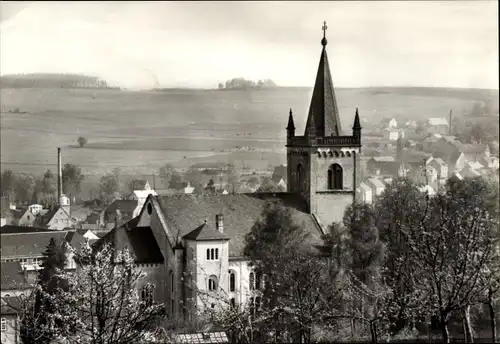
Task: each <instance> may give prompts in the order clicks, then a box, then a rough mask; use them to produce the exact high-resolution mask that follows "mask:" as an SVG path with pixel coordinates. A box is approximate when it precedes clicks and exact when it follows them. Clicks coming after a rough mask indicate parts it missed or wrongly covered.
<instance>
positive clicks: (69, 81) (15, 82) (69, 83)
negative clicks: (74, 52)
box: [0, 73, 109, 88]
mask: <svg viewBox="0 0 500 344" xmlns="http://www.w3.org/2000/svg"><path fill="white" fill-rule="evenodd" d="M0 86H1V87H3V88H109V87H108V85H107V83H106V81H104V80H101V79H99V78H97V77H93V76H86V75H78V74H42V73H40V74H39V73H35V74H15V75H4V76H2V77H0Z"/></svg>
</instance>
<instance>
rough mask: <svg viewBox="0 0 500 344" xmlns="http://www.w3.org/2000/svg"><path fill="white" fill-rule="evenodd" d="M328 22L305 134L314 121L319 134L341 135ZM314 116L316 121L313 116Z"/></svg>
mask: <svg viewBox="0 0 500 344" xmlns="http://www.w3.org/2000/svg"><path fill="white" fill-rule="evenodd" d="M327 28H328V27H327V26H326V22H324V23H323V27H322V29H323V39H322V40H321V45H322V46H323V50H322V51H321V57H320V60H319V66H318V73H317V75H316V82H315V84H314V90H313V94H312V99H311V105H310V107H309V116H308V118H307V123H306V129H305V134H304V135H307V132H308V131H309V127H310V126H311V125H312V123H314V125H315V129H316V135H317V136H340V135H341V131H342V130H341V127H340V118H339V110H338V108H337V99H336V97H335V91H334V88H333V82H332V76H331V74H330V65H329V64H328V56H327V54H326V45H327V43H328V42H327V39H326V29H327ZM313 116H314V121H313V120H312V117H313Z"/></svg>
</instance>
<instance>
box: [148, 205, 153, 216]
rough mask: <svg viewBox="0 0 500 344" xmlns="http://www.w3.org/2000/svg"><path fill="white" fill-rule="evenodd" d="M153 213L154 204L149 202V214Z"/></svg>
mask: <svg viewBox="0 0 500 344" xmlns="http://www.w3.org/2000/svg"><path fill="white" fill-rule="evenodd" d="M151 213H153V206H152V205H151V203H148V214H149V215H151Z"/></svg>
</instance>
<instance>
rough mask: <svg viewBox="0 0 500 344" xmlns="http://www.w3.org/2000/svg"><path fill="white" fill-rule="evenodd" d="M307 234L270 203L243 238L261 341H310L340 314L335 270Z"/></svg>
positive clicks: (286, 211)
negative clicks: (258, 300) (259, 314)
mask: <svg viewBox="0 0 500 344" xmlns="http://www.w3.org/2000/svg"><path fill="white" fill-rule="evenodd" d="M309 235H310V234H309V232H307V231H306V230H305V229H304V228H303V227H302V226H300V225H298V224H297V223H295V221H294V220H293V217H292V213H291V210H290V209H289V208H287V207H285V206H284V205H283V204H282V203H280V202H269V203H268V204H266V206H265V208H264V210H263V213H262V216H261V218H260V219H259V220H257V221H256V223H255V225H254V226H253V227H252V230H251V232H250V233H248V234H247V235H246V237H245V242H246V245H245V249H244V254H245V256H247V257H249V259H250V261H251V264H252V265H253V270H254V271H255V284H256V285H255V288H256V290H259V289H260V292H261V294H259V295H262V301H261V303H260V307H259V309H260V312H262V314H264V315H265V318H266V319H265V321H264V322H263V323H261V324H260V325H259V326H260V328H259V331H260V334H261V335H263V336H264V337H262V338H260V339H261V340H263V341H266V342H268V341H271V340H273V341H274V340H287V341H300V342H306V343H309V342H311V341H312V337H313V335H314V333H313V331H314V329H315V327H316V326H318V325H320V326H321V325H323V326H325V325H326V323H327V322H328V321H331V320H332V319H334V318H335V317H338V316H339V306H340V300H341V293H340V290H341V288H340V284H339V283H338V282H339V280H338V273H339V271H338V269H335V268H332V265H330V264H329V261H328V259H327V258H326V257H325V256H324V255H320V252H319V251H317V250H316V249H315V248H311V247H310V246H309V245H308V244H306V242H307V238H308V237H309ZM257 276H261V277H260V278H258V277H257ZM258 280H260V281H264V282H263V283H261V284H260V286H259V285H258V283H257V281H258ZM254 306H255V307H256V308H257V305H254ZM270 334H271V335H270Z"/></svg>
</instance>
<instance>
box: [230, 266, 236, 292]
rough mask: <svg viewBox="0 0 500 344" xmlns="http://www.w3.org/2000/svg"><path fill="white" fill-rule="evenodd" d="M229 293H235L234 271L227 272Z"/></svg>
mask: <svg viewBox="0 0 500 344" xmlns="http://www.w3.org/2000/svg"><path fill="white" fill-rule="evenodd" d="M229 291H236V274H235V273H234V271H232V270H230V271H229Z"/></svg>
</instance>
